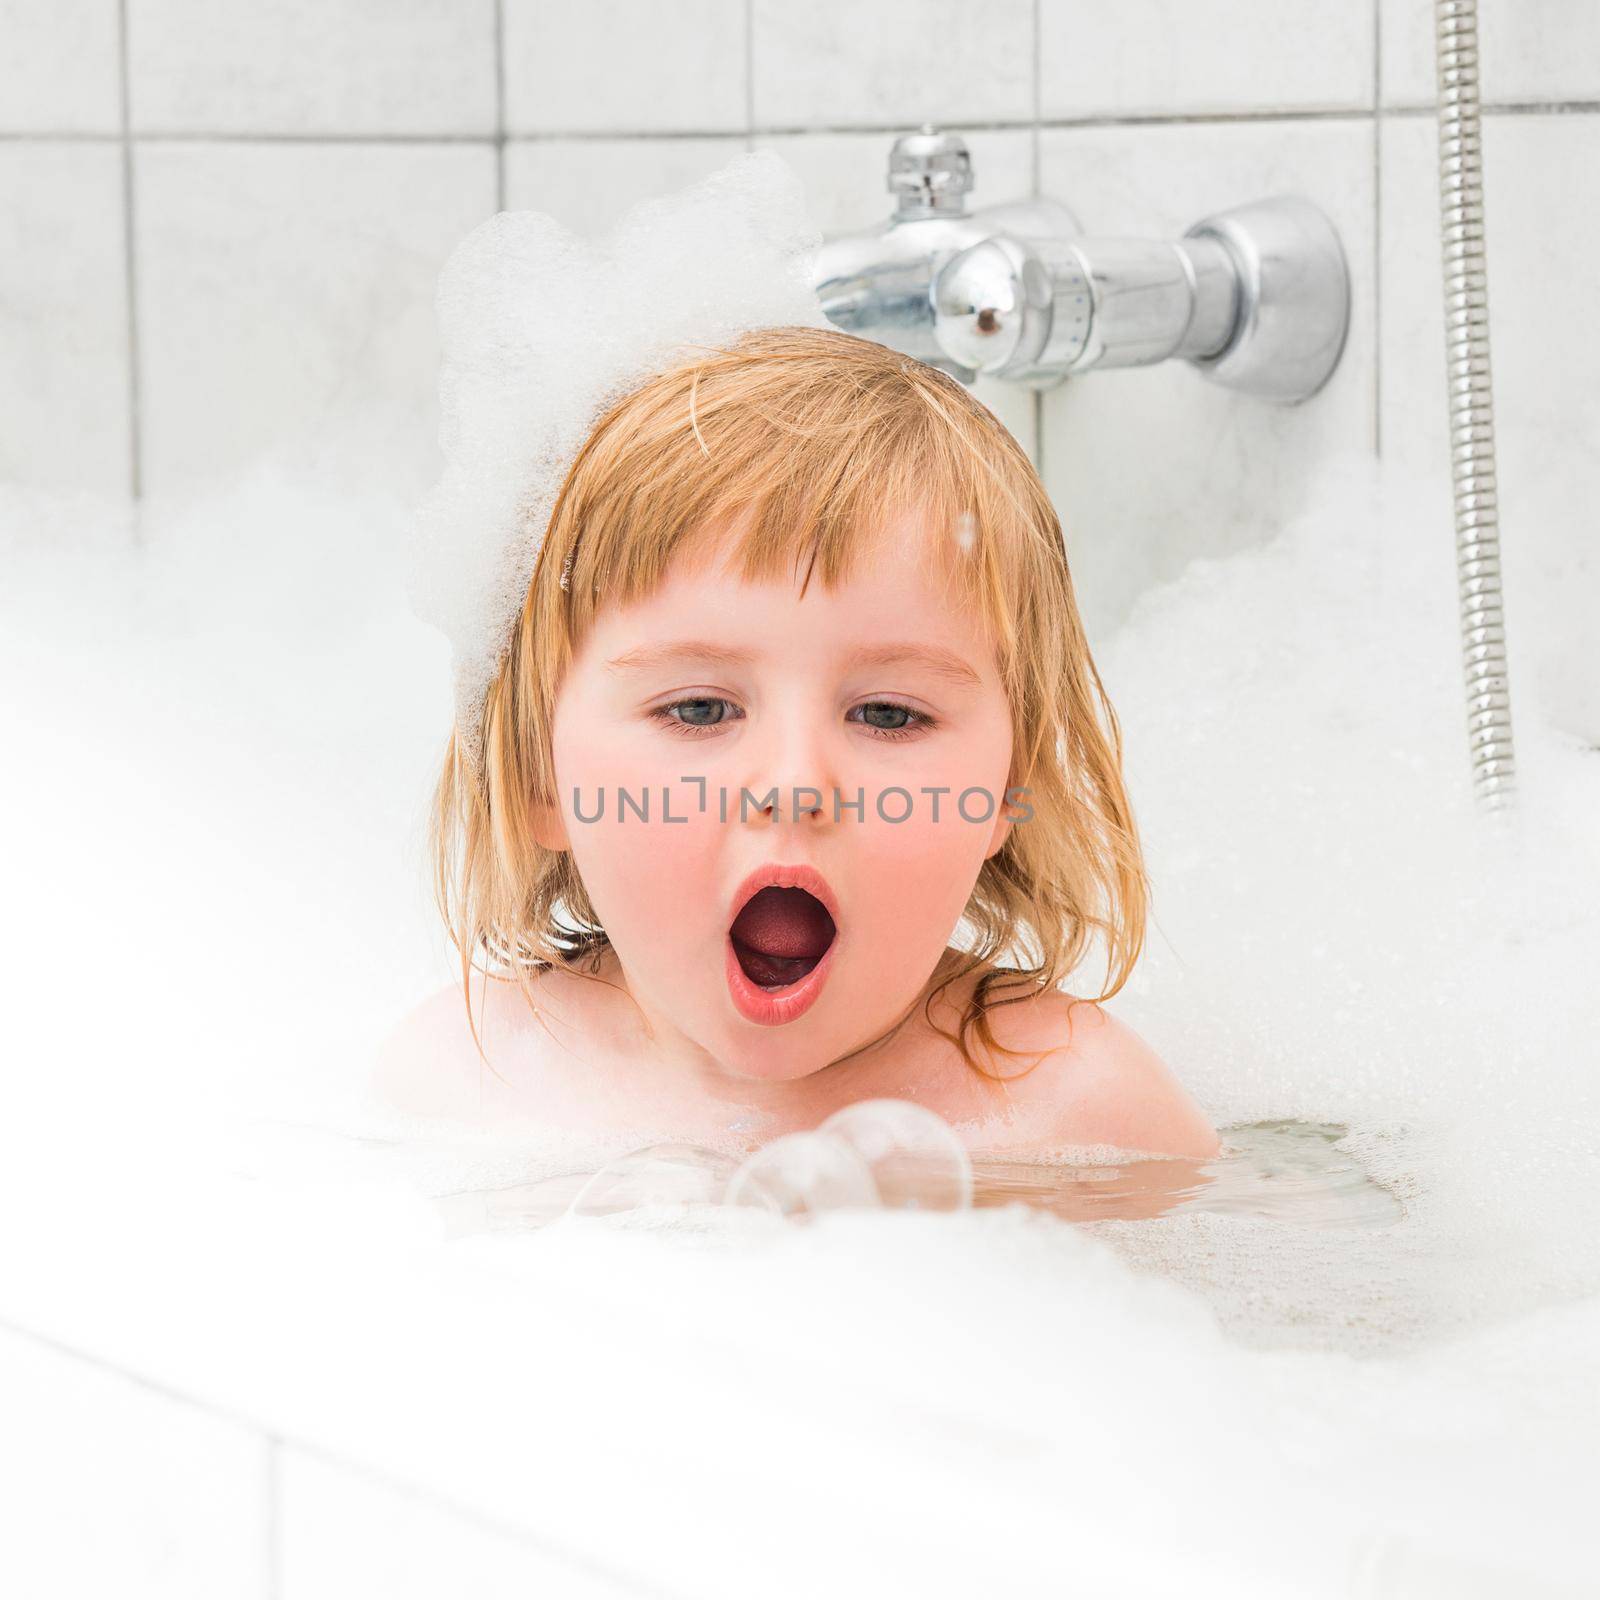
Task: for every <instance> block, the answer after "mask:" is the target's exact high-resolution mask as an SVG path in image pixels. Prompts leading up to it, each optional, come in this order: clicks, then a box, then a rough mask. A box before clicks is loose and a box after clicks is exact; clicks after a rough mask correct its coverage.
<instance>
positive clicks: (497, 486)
mask: <svg viewBox="0 0 1600 1600" xmlns="http://www.w3.org/2000/svg"><path fill="white" fill-rule="evenodd" d="M820 243H821V234H820V233H819V232H818V231H817V229H816V228H815V227H814V226H813V225H812V223H811V221H810V219H809V217H808V216H807V214H806V210H805V202H804V195H803V192H802V189H801V185H800V180H799V178H798V177H797V176H796V174H795V172H794V171H793V169H792V168H791V167H790V166H789V165H788V164H787V163H786V162H784V161H783V160H782V159H781V158H780V157H779V156H776V155H774V154H772V153H771V152H767V151H757V152H750V153H744V154H741V155H739V156H736V157H735V158H734V159H733V160H732V161H730V162H728V164H727V165H726V166H724V167H722V168H721V169H720V170H718V171H717V172H714V173H712V174H711V175H710V176H709V177H707V178H705V179H703V180H701V181H700V182H698V183H695V184H692V185H690V186H689V187H688V188H685V189H682V190H680V191H678V192H677V193H675V194H669V195H665V196H662V197H660V198H658V199H652V200H648V201H645V202H642V203H641V204H639V205H636V206H634V207H633V209H632V210H630V211H629V212H628V213H627V214H626V215H625V216H624V217H622V219H621V220H620V221H619V222H618V223H617V224H616V225H615V226H614V227H613V228H612V230H611V231H610V232H609V233H608V234H606V235H604V236H603V237H601V238H599V239H595V240H589V239H584V238H580V237H579V236H578V235H576V234H574V233H572V232H571V231H570V230H569V229H567V228H566V227H564V226H563V225H562V224H561V223H560V222H558V221H557V220H556V219H555V218H554V217H551V216H547V215H545V214H543V213H542V212H536V211H502V212H501V213H499V214H498V215H497V216H495V217H492V218H490V220H489V221H487V222H485V223H484V224H483V225H482V226H481V227H478V228H476V229H474V230H473V232H472V233H470V234H468V235H467V237H466V238H465V239H464V240H463V241H462V242H461V244H460V245H458V246H457V248H456V250H455V252H454V253H453V254H452V255H451V257H450V259H449V261H448V262H447V263H446V264H445V268H444V271H443V273H442V274H441V276H440V280H439V294H438V312H439V324H440V333H441V337H442V341H443V346H444V358H443V365H442V369H441V376H440V385H439V391H440V393H439V398H440V412H441V421H440V445H441V447H442V448H443V451H444V455H445V460H446V466H445V470H444V474H443V476H442V477H441V478H440V480H439V482H438V484H437V485H436V487H435V488H434V489H433V491H432V492H431V493H430V494H429V495H428V496H427V497H426V498H425V500H424V501H423V503H422V505H421V507H420V508H419V511H418V517H417V529H416V539H415V546H414V558H415V559H414V562H413V569H412V579H411V599H412V604H413V606H414V607H415V609H416V611H417V614H418V615H419V616H421V617H422V618H423V619H424V620H425V621H428V622H431V623H433V624H434V626H435V627H437V628H439V629H440V630H441V631H442V632H443V633H444V634H445V636H446V637H447V638H448V639H449V641H450V646H451V651H452V655H453V669H454V678H455V694H456V721H457V727H458V728H459V730H460V733H461V737H462V739H463V742H464V743H465V744H466V746H467V748H468V751H469V753H470V755H471V757H472V759H473V760H474V761H476V760H477V758H478V719H479V716H480V713H481V710H482V706H483V700H484V696H485V693H486V691H487V689H488V686H489V683H490V681H491V679H492V678H493V676H494V673H495V671H496V669H497V668H498V666H499V664H500V661H501V659H502V657H503V655H504V653H505V649H506V647H507V644H508V643H509V640H510V635H511V630H512V626H513V623H514V621H515V618H516V615H517V612H518V609H519V608H520V606H521V604H522V601H523V597H524V596H525V594H526V592H527V587H528V583H529V580H530V579H531V577H532V575H533V571H534V566H535V563H536V562H537V559H538V553H539V547H540V544H541V542H542V540H543V537H544V532H545V528H546V526H547V524H548V522H549V518H550V512H551V509H552V507H553V506H554V504H555V499H556V495H557V493H558V492H559V490H560V487H561V482H562V479H563V478H564V476H565V475H566V471H567V468H568V467H569V466H570V464H571V462H572V459H573V457H574V456H575V455H576V454H577V452H578V450H579V448H580V447H581V445H582V444H583V441H584V439H585V437H586V436H587V434H588V432H589V429H590V427H591V426H592V424H593V423H594V421H595V419H596V418H597V417H598V416H599V415H600V413H601V412H602V411H603V410H604V409H605V407H606V406H607V405H609V404H610V403H611V402H613V401H614V400H616V399H617V398H619V397H620V396H621V395H622V394H623V393H625V392H626V391H627V390H629V389H631V388H632V387H633V386H634V385H635V384H637V383H638V382H639V381H641V380H642V379H643V378H644V377H646V376H647V375H649V374H650V373H652V372H656V371H659V370H661V369H663V368H664V367H667V366H669V365H671V364H673V363H674V362H675V361H677V360H681V359H683V358H684V357H685V356H686V355H688V354H689V353H690V350H691V347H693V346H697V345H711V346H716V345H721V344H724V343H726V342H728V341H729V340H731V339H734V338H736V337H737V336H738V335H739V334H741V333H743V332H746V331H747V330H749V329H751V328H757V327H770V326H775V325H779V324H790V323H797V324H802V325H806V326H811V327H819V328H826V327H829V326H831V324H830V323H829V322H828V319H827V317H826V316H825V315H824V313H823V311H822V307H821V304H820V302H819V301H818V299H817V296H816V292H815V290H814V289H813V288H812V284H811V257H812V252H813V251H814V250H815V249H816V247H817V246H818V245H819V244H820Z"/></svg>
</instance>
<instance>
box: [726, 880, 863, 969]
mask: <svg viewBox="0 0 1600 1600" xmlns="http://www.w3.org/2000/svg"><path fill="white" fill-rule="evenodd" d="M837 931H838V930H837V929H836V928H835V927H834V923H833V918H832V917H831V916H830V915H829V914H828V908H827V907H826V906H825V905H823V903H822V902H821V901H820V900H819V899H817V897H816V896H815V895H814V894H811V893H810V892H809V891H808V890H805V889H781V888H779V887H778V886H777V885H775V884H768V885H767V887H766V888H765V889H762V890H760V891H759V892H758V893H756V894H755V895H754V896H752V898H751V899H750V900H749V901H747V902H746V904H745V906H744V909H743V910H741V911H740V913H739V915H738V916H737V917H736V918H735V919H734V923H733V926H732V927H731V928H730V929H729V930H728V938H729V939H730V941H731V942H732V944H733V953H734V955H735V957H736V958H737V959H738V962H739V969H740V971H741V972H743V973H744V975H745V977H747V978H748V979H749V980H750V982H751V983H753V984H754V985H755V986H756V987H757V988H758V989H765V990H768V991H771V990H775V989H786V988H788V987H789V986H790V985H791V984H796V983H799V982H800V980H801V979H802V978H805V977H806V976H808V975H809V974H810V973H811V972H812V971H813V970H815V968H816V966H817V963H818V962H820V961H821V960H822V958H823V957H824V956H825V955H827V953H828V948H829V946H830V945H832V943H833V940H834V935H835V934H836V932H837Z"/></svg>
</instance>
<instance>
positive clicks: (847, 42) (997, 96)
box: [751, 0, 1034, 129]
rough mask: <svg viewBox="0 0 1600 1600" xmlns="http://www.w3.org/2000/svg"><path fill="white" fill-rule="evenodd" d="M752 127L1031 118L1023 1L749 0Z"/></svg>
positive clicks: (1028, 1) (1028, 10) (1028, 5)
mask: <svg viewBox="0 0 1600 1600" xmlns="http://www.w3.org/2000/svg"><path fill="white" fill-rule="evenodd" d="M751 15H752V27H753V36H752V41H751V87H752V97H753V100H754V105H755V125H756V127H758V128H769V129H779V128H839V127H847V128H848V127H884V126H892V125H899V124H903V123H919V122H922V121H925V120H928V119H934V120H939V121H943V122H946V123H958V122H1017V123H1025V122H1031V121H1032V119H1033V114H1034V106H1033V0H987V3H986V4H984V5H973V4H970V3H969V0H874V3H873V4H872V5H862V4H860V0H806V3H805V4H801V5H797V4H795V3H794V0H752V5H751Z"/></svg>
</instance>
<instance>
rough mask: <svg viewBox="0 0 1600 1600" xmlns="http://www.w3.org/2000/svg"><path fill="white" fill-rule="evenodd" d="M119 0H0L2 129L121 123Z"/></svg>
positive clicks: (102, 128)
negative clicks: (118, 34)
mask: <svg viewBox="0 0 1600 1600" xmlns="http://www.w3.org/2000/svg"><path fill="white" fill-rule="evenodd" d="M120 75H121V68H120V65H119V61H118V44H117V0H0V132H5V133H115V132H116V131H117V130H118V129H119V128H120V127H121V126H122V91H121V88H120V87H119V80H120Z"/></svg>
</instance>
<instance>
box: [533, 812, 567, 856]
mask: <svg viewBox="0 0 1600 1600" xmlns="http://www.w3.org/2000/svg"><path fill="white" fill-rule="evenodd" d="M528 827H529V829H530V831H531V832H532V834H533V837H534V839H535V840H537V842H538V843H539V844H540V845H542V846H543V847H544V848H545V849H546V850H570V849H571V848H572V841H571V840H570V839H569V838H568V837H567V822H566V818H565V817H563V816H562V815H561V806H560V803H559V802H558V801H555V800H533V801H530V802H529V805H528Z"/></svg>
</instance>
